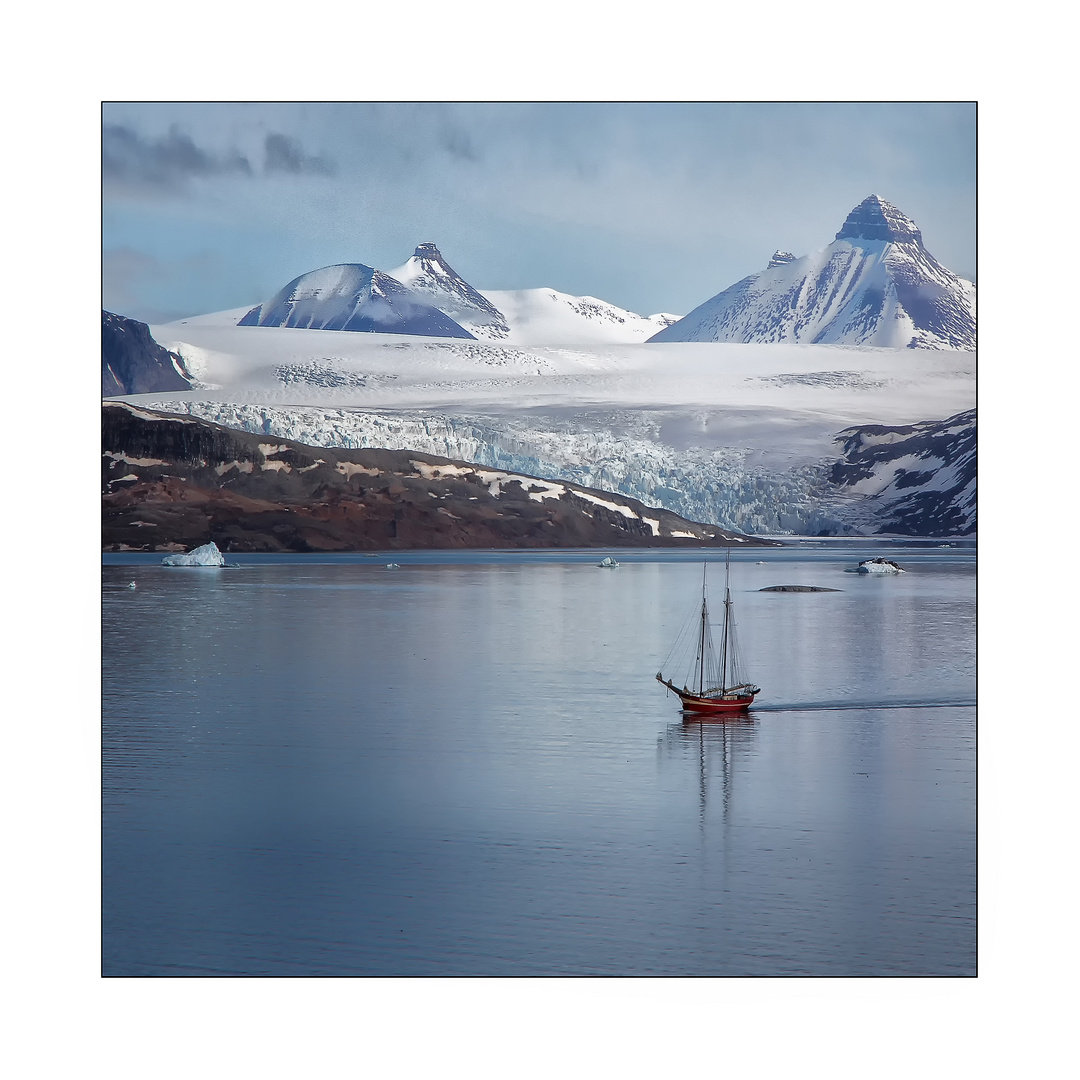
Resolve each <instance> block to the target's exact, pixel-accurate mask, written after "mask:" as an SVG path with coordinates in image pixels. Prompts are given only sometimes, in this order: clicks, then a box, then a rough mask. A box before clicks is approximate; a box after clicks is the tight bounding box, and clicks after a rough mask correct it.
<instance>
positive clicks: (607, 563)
mask: <svg viewBox="0 0 1080 1080" xmlns="http://www.w3.org/2000/svg"><path fill="white" fill-rule="evenodd" d="M596 565H597V566H603V567H604V568H605V569H608V570H615V569H617V568H618V566H619V564H618V563H617V562H616V561H615V560H614V559H613V558H612V557H611V556H610V555H609V556H608V557H607V558H606V559H603V560H601V561H600V562H598V563H597V564H596Z"/></svg>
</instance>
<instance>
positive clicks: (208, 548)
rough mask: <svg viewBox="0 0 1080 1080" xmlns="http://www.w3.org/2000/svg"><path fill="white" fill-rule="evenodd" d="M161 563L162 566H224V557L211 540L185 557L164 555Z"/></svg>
mask: <svg viewBox="0 0 1080 1080" xmlns="http://www.w3.org/2000/svg"><path fill="white" fill-rule="evenodd" d="M161 562H162V565H163V566H224V565H225V556H224V555H222V554H221V552H220V551H218V546H217V544H215V543H214V541H213V540H211V541H210V543H209V544H203V546H202V547H197V548H196V549H195V550H194V551H189V552H188V553H187V554H186V555H166V556H165V558H164V559H162V560H161Z"/></svg>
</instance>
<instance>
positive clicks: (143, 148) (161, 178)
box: [101, 124, 337, 195]
mask: <svg viewBox="0 0 1080 1080" xmlns="http://www.w3.org/2000/svg"><path fill="white" fill-rule="evenodd" d="M263 150H264V154H265V157H264V161H263V168H262V171H263V173H264V174H266V175H270V174H274V173H287V174H292V175H301V174H303V175H318V176H331V175H333V174H334V173H335V172H336V171H337V169H336V165H335V163H334V162H333V161H331V160H330V159H329V158H327V157H325V156H323V155H312V154H308V153H306V152H305V150H304V148H303V146H301V145H300V142H299V141H298V140H296V139H294V138H292V137H291V136H288V135H282V134H280V133H279V132H271V133H270V134H269V135H267V136H266V139H265V140H264V143H263ZM101 176H102V181H103V183H104V184H105V187H106V188H107V189H118V188H119V189H125V190H128V191H131V190H136V191H140V190H141V191H143V192H147V193H157V194H163V195H175V194H180V193H182V192H183V191H184V190H185V189H186V187H187V185H188V182H189V181H190V180H193V179H196V178H198V179H202V178H206V177H215V176H238V177H254V176H255V169H254V168H253V167H252V164H251V161H250V160H249V158H248V156H247V155H246V154H244V153H243V152H242V151H240V150H239V149H237V148H236V147H229V148H228V149H226V150H225V151H224V152H221V153H218V152H215V151H212V150H208V149H205V148H204V147H202V146H199V145H198V144H197V143H196V142H195V140H194V139H192V138H191V136H190V135H188V134H186V133H185V132H184V131H182V130H181V129H180V127H179V126H178V125H177V124H173V125H172V126H171V127H170V128H169V130H168V132H167V133H166V134H165V135H163V136H161V137H160V138H156V139H155V138H146V137H144V136H143V135H141V134H140V133H139V132H138V131H136V130H135V128H132V127H128V126H126V125H124V124H106V125H105V126H104V127H103V128H102V130H101Z"/></svg>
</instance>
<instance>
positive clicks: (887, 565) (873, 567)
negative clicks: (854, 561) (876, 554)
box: [849, 559, 907, 574]
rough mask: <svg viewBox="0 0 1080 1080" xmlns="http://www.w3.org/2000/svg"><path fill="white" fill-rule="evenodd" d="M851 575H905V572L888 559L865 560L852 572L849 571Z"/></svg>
mask: <svg viewBox="0 0 1080 1080" xmlns="http://www.w3.org/2000/svg"><path fill="white" fill-rule="evenodd" d="M849 572H850V573H853V574H906V573H907V571H906V570H905V569H903V567H900V566H897V564H896V563H894V562H892V561H890V560H889V559H865V560H863V562H861V563H859V565H858V566H856V567H855V568H854V569H853V570H851V571H849Z"/></svg>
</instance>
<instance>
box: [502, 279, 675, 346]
mask: <svg viewBox="0 0 1080 1080" xmlns="http://www.w3.org/2000/svg"><path fill="white" fill-rule="evenodd" d="M484 296H485V297H487V299H488V300H490V301H491V303H492V304H494V305H495V306H496V307H498V309H499V310H500V311H501V312H503V314H504V316H505V318H506V321H507V323H508V324H509V326H510V333H509V334H508V335H507V340H508V341H509V342H512V343H513V344H515V345H602V344H612V345H614V344H620V343H624V342H642V341H646V340H648V339H649V338H650V337H651V336H652V335H653V334H655V333H656V331H657V330H658V329H661V328H663V327H666V326H670V325H671V324H672V323H674V322H676V321H678V318H679V316H678V315H669V314H667V313H666V312H661V313H659V314H657V315H649V316H647V317H646V316H644V315H636V314H634V312H632V311H627V310H626V309H625V308H621V307H617V306H616V305H615V304H609V303H608V302H607V301H606V300H598V299H597V298H596V297H595V296H571V295H570V294H568V293H563V292H558V291H556V290H555V289H510V290H501V291H500V290H484Z"/></svg>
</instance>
